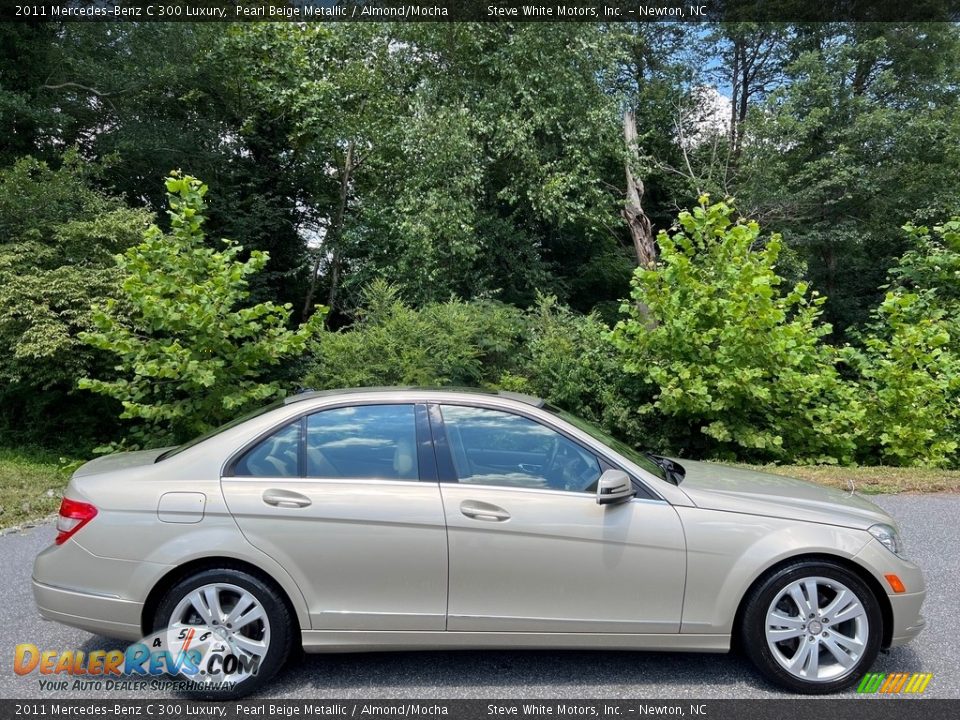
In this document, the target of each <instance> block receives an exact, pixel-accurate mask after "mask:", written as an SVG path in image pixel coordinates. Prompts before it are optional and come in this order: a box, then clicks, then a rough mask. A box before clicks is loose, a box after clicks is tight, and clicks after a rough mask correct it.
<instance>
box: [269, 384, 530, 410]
mask: <svg viewBox="0 0 960 720" xmlns="http://www.w3.org/2000/svg"><path fill="white" fill-rule="evenodd" d="M404 392H409V393H423V392H428V393H430V394H436V395H440V396H442V395H446V394H449V395H451V396H454V395H479V396H481V397H499V398H504V399H506V400H513V401H515V402H520V403H523V404H524V405H530V406H532V407H537V408H541V407H543V406H544V405H546V401H545V400H543V399H542V398H538V397H534V396H533V395H525V394H524V393H518V392H510V391H508V390H483V389H482V388H473V387H417V386H412V385H409V386H397V387H390V386H387V387H362V388H338V389H335V390H303V391H301V392H298V393H296V394H295V395H289V396H287V397H286V398H284V400H283V403H284V405H292V404H293V403H297V402H302V401H304V400H314V399H316V398H328V397H335V396H337V395H364V394H375V393H391V394H396V393H404Z"/></svg>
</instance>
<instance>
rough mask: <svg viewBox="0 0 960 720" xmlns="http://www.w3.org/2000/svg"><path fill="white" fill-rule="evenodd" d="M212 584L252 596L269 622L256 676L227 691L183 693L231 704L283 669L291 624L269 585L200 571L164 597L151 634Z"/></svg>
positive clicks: (243, 575)
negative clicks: (192, 594) (266, 643)
mask: <svg viewBox="0 0 960 720" xmlns="http://www.w3.org/2000/svg"><path fill="white" fill-rule="evenodd" d="M213 583H229V584H231V585H236V586H237V587H240V588H243V589H244V590H247V591H248V592H250V593H252V594H253V596H254V597H255V598H256V599H257V601H258V602H259V603H260V604H261V606H262V607H263V609H264V612H265V613H266V615H267V619H268V620H269V622H270V647H269V648H268V649H267V653H266V655H265V656H264V658H263V660H262V661H261V663H260V667H259V670H258V672H257V674H256V675H254V676H252V677H250V678H247V679H246V680H243V681H242V682H240V683H238V684H237V685H235V686H234V687H233V688H232V689H230V690H186V691H184V693H185V694H186V695H188V696H190V697H194V698H198V699H201V698H202V699H213V700H230V699H232V698H239V697H244V696H246V695H249V694H250V693H253V692H256V691H257V690H259V689H260V688H262V687H263V686H264V685H265V684H266V683H267V682H268V681H270V680H271V679H272V678H273V676H274V675H276V674H277V672H278V671H279V670H280V668H282V667H283V665H284V663H285V662H286V660H287V658H288V657H289V655H290V651H291V646H292V635H293V632H292V628H293V623H292V619H291V616H290V611H289V610H288V608H287V605H286V603H285V602H284V601H283V598H282V597H280V595H279V594H278V593H277V591H276V590H275V589H274V588H273V587H271V586H270V585H269V584H267V583H265V582H264V581H263V580H261V579H260V578H258V577H255V576H254V575H251V574H249V573H247V572H244V571H242V570H235V569H210V570H202V571H200V572H197V573H195V574H192V575H190V576H188V577H186V578H184V579H183V580H180V581H179V582H177V583H176V584H175V585H174V586H173V587H171V588H170V589H169V590H168V591H167V592H166V593H165V594H164V596H163V599H162V600H161V601H160V603H159V605H158V606H157V610H156V612H155V613H154V616H153V629H152V630H153V632H160V631H162V630H164V629H165V628H166V627H167V625H168V624H169V622H170V616H171V615H172V614H173V611H174V609H176V606H177V604H178V603H179V602H180V601H181V600H182V599H183V598H184V597H185V596H186V595H188V594H189V593H190V592H192V591H193V590H195V589H197V588H198V587H202V586H203V585H211V584H213Z"/></svg>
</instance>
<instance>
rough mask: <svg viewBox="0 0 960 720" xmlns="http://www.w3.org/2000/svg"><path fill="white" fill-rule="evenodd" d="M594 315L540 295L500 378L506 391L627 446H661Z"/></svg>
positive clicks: (606, 332)
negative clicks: (537, 400) (544, 403)
mask: <svg viewBox="0 0 960 720" xmlns="http://www.w3.org/2000/svg"><path fill="white" fill-rule="evenodd" d="M609 336H610V328H609V327H608V326H607V325H606V324H605V323H604V322H603V321H602V320H601V319H600V318H599V317H597V316H596V315H594V314H590V315H579V314H577V313H575V312H573V311H571V310H570V309H569V308H566V307H564V306H562V305H560V304H559V303H558V302H557V299H556V298H555V297H552V296H539V297H538V298H537V303H536V305H534V306H533V307H532V308H530V309H529V310H528V311H527V312H526V322H525V335H524V342H523V350H522V352H521V353H520V354H519V355H518V356H517V358H516V361H515V364H514V367H513V368H512V369H511V370H509V371H507V372H506V373H504V374H503V375H502V376H501V378H500V385H501V387H503V388H504V389H506V390H515V391H518V392H525V393H529V394H531V395H536V396H538V397H542V398H544V399H546V400H548V401H549V402H551V403H553V404H554V405H557V406H558V407H561V408H563V409H564V410H568V411H570V412H572V413H574V414H576V415H580V416H581V417H584V418H586V419H588V420H591V421H593V422H595V423H597V424H599V425H601V426H602V427H603V428H604V429H605V430H607V431H608V432H610V433H612V434H614V435H616V436H618V437H621V438H623V439H624V440H625V441H627V442H631V443H633V444H635V445H642V446H643V447H658V446H662V445H663V438H662V437H660V436H659V435H658V434H657V432H656V429H653V428H650V427H647V426H645V425H643V424H642V423H641V421H640V420H641V419H640V418H639V416H638V415H637V413H636V412H635V408H636V402H635V399H633V398H632V388H631V386H630V380H632V378H629V377H628V376H627V375H626V373H624V371H623V369H622V368H621V364H622V361H621V359H620V357H619V353H618V351H617V349H616V347H614V345H613V344H612V343H611V342H610V337H609Z"/></svg>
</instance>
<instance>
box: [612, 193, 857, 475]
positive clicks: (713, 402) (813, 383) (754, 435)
mask: <svg viewBox="0 0 960 720" xmlns="http://www.w3.org/2000/svg"><path fill="white" fill-rule="evenodd" d="M732 212H733V209H732V208H731V207H730V206H729V205H727V204H725V203H717V204H715V205H708V204H707V203H706V198H703V199H702V202H701V205H700V206H699V207H697V208H695V209H694V210H693V212H682V213H680V217H679V219H678V222H679V227H678V228H677V229H676V230H675V231H674V232H673V233H672V234H668V233H667V232H661V233H660V236H659V238H658V244H659V246H660V252H661V255H660V263H659V265H658V266H657V267H655V268H649V269H647V268H638V269H637V272H636V274H635V275H634V284H633V291H632V292H631V296H630V302H628V303H627V304H625V305H624V313H625V315H626V317H625V319H624V320H622V321H621V322H620V323H618V325H617V327H616V330H615V332H614V337H613V339H614V342H615V343H616V345H617V347H618V348H619V349H620V351H621V352H622V354H623V358H624V362H625V368H626V369H627V370H628V371H629V372H631V373H633V374H634V375H636V377H637V380H638V382H639V383H640V384H641V386H642V387H643V388H644V390H645V391H646V392H645V394H646V395H647V396H648V397H649V398H650V400H649V401H648V402H647V403H645V404H644V405H643V406H642V408H641V412H642V413H643V414H651V415H652V414H656V415H657V416H658V417H659V418H662V419H663V422H664V423H665V424H666V427H665V428H664V432H665V434H666V435H667V436H668V437H670V438H672V439H677V438H685V439H687V442H686V444H687V445H688V446H690V447H692V448H695V449H696V450H699V452H701V453H706V454H709V455H724V456H727V457H736V456H740V457H746V458H758V457H759V458H764V459H771V458H772V459H780V458H785V457H786V458H794V459H804V460H814V461H818V462H836V461H838V460H849V459H850V455H851V451H852V447H851V443H850V441H849V437H848V433H847V432H846V429H845V428H844V427H843V420H844V412H841V410H846V409H845V408H842V407H841V406H842V405H843V404H845V402H846V401H847V398H845V397H844V395H845V393H844V391H843V383H842V382H841V381H840V378H839V374H838V373H837V370H836V367H835V351H834V350H833V348H831V347H830V346H829V345H827V344H825V343H824V342H823V338H824V337H825V336H826V335H827V334H829V332H830V326H829V325H826V324H824V323H822V322H821V320H820V316H821V314H822V310H821V308H822V306H823V303H824V298H822V297H817V295H816V293H815V292H809V290H808V287H807V285H806V283H798V284H796V285H794V286H792V287H790V286H787V287H782V285H783V284H784V283H783V278H781V277H780V276H779V275H778V274H777V272H776V269H775V268H776V263H777V258H778V256H779V253H780V250H781V246H782V240H781V238H780V237H779V236H777V235H774V236H772V237H768V238H761V236H760V227H759V225H758V224H757V223H756V222H755V221H750V222H744V221H738V222H734V220H733V219H732V217H731V215H732Z"/></svg>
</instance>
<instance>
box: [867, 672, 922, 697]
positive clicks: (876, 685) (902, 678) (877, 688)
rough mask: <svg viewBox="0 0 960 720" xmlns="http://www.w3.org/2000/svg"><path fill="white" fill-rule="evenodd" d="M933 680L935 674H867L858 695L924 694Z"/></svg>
mask: <svg viewBox="0 0 960 720" xmlns="http://www.w3.org/2000/svg"><path fill="white" fill-rule="evenodd" d="M932 679H933V673H891V674H889V675H888V674H887V673H867V674H866V675H864V676H863V680H861V681H860V685H859V686H858V687H857V692H858V693H884V694H886V695H895V694H898V693H922V692H923V691H924V690H926V689H927V685H929V684H930V681H931V680H932Z"/></svg>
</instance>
